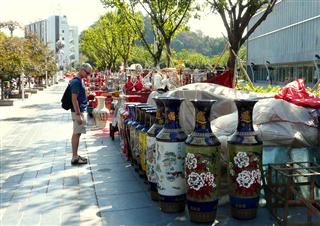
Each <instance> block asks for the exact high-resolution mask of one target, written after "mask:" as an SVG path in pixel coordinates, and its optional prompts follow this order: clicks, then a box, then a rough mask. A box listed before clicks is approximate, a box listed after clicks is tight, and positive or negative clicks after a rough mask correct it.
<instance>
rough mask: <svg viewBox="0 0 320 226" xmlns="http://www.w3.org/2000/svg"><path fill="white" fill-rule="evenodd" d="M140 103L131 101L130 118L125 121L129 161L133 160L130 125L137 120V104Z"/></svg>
mask: <svg viewBox="0 0 320 226" xmlns="http://www.w3.org/2000/svg"><path fill="white" fill-rule="evenodd" d="M137 104H138V103H130V104H129V105H128V112H129V115H128V118H127V119H126V120H125V121H124V130H125V140H126V144H127V146H126V148H127V153H128V155H127V156H128V161H130V162H132V150H131V137H130V127H131V125H132V123H133V122H134V120H135V109H134V108H135V106H136V105H137Z"/></svg>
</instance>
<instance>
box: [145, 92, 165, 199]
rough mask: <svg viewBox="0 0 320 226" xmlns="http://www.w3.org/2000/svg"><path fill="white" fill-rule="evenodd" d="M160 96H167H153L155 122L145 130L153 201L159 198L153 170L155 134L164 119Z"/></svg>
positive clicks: (148, 174)
mask: <svg viewBox="0 0 320 226" xmlns="http://www.w3.org/2000/svg"><path fill="white" fill-rule="evenodd" d="M161 98H167V97H155V98H153V100H154V101H155V102H156V105H157V111H156V116H155V122H154V123H153V124H152V125H151V127H150V129H149V130H148V132H147V150H146V163H147V177H148V182H149V185H150V196H151V199H152V200H154V201H158V200H159V194H158V189H157V176H156V172H155V168H156V136H157V135H158V133H159V132H160V130H161V129H162V128H163V125H164V120H165V110H164V104H163V103H162V101H161Z"/></svg>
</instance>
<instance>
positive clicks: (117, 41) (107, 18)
mask: <svg viewBox="0 0 320 226" xmlns="http://www.w3.org/2000/svg"><path fill="white" fill-rule="evenodd" d="M135 20H136V21H137V23H139V22H138V21H141V22H140V25H141V24H142V19H141V18H140V17H139V16H138V15H137V16H136V17H135ZM142 27H143V26H142ZM80 39H81V40H80V48H81V50H82V52H83V53H85V54H86V55H87V56H88V58H89V59H90V61H91V62H95V64H96V66H98V67H103V68H112V69H115V68H116V62H117V61H118V60H119V57H121V58H122V60H123V62H124V64H125V65H126V64H127V62H128V60H129V58H130V55H131V53H132V46H133V42H134V40H136V39H137V36H136V35H135V33H134V32H133V31H132V29H131V27H130V24H128V23H126V21H125V20H124V18H123V14H121V13H117V12H108V13H106V14H105V15H104V16H102V17H101V18H100V19H99V20H98V21H97V23H96V24H94V25H93V26H91V27H90V28H89V29H87V30H85V31H84V33H83V34H82V36H81V38H80Z"/></svg>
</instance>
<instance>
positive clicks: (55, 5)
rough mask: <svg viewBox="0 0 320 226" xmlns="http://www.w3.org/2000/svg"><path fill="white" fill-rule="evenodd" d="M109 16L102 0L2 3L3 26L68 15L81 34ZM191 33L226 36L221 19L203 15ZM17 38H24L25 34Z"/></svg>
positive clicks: (13, 0) (9, 0) (194, 22)
mask: <svg viewBox="0 0 320 226" xmlns="http://www.w3.org/2000/svg"><path fill="white" fill-rule="evenodd" d="M106 12H107V9H105V8H104V7H103V5H102V4H101V2H100V0H0V22H3V21H9V20H14V21H18V22H19V23H21V24H22V25H27V24H29V23H32V22H36V21H39V20H42V19H47V18H48V17H49V16H52V15H66V16H67V19H68V24H69V25H72V26H77V27H78V29H79V33H80V32H81V31H83V30H85V29H86V28H87V27H89V26H90V25H91V24H93V23H94V22H95V21H97V20H98V19H99V17H100V16H101V15H103V14H104V13H106ZM189 26H190V30H191V31H196V30H200V31H202V33H203V34H204V35H207V36H210V37H221V36H222V35H221V33H222V32H223V33H226V32H225V28H224V26H223V23H222V21H221V19H220V17H219V16H218V15H213V14H206V15H205V14H203V15H202V17H201V19H200V20H199V19H191V20H190V22H189ZM14 35H17V36H23V31H19V32H18V31H15V32H14Z"/></svg>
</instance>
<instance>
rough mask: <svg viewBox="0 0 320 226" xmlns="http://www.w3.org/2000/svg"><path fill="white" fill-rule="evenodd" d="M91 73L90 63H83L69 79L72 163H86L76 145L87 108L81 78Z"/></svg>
mask: <svg viewBox="0 0 320 226" xmlns="http://www.w3.org/2000/svg"><path fill="white" fill-rule="evenodd" d="M91 73H92V67H91V65H90V64H88V63H84V64H82V65H81V67H80V70H79V72H78V74H77V75H76V76H75V77H74V78H73V79H72V80H71V81H70V88H71V100H72V108H71V117H72V120H73V133H72V137H71V146H72V160H71V164H72V165H77V164H87V159H86V158H84V157H81V156H80V155H78V147H79V141H80V136H81V134H82V133H86V119H85V116H84V113H85V111H86V108H87V97H86V92H85V87H84V84H83V82H82V79H83V78H87V77H88V76H89V75H91Z"/></svg>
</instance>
